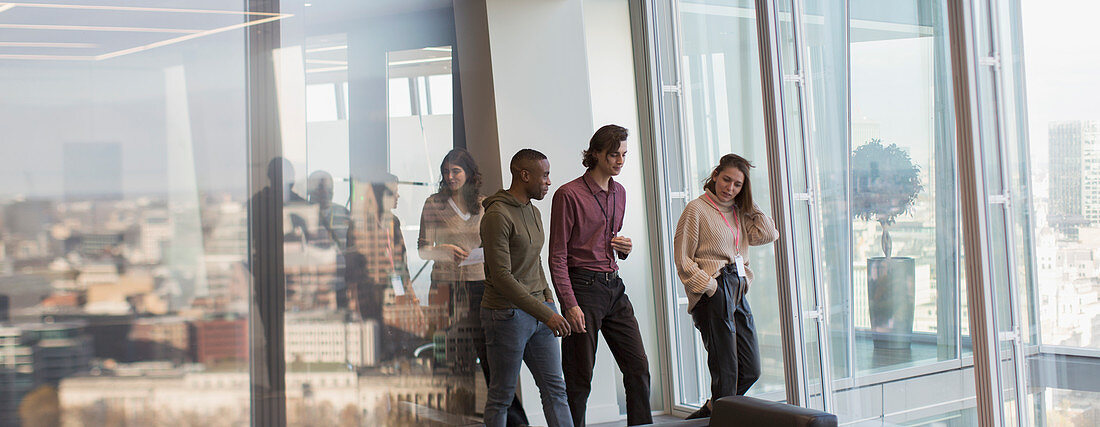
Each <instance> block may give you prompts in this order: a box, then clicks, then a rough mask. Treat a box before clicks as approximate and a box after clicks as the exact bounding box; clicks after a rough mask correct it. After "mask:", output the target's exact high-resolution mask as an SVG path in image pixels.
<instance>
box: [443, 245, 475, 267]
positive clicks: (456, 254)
mask: <svg viewBox="0 0 1100 427" xmlns="http://www.w3.org/2000/svg"><path fill="white" fill-rule="evenodd" d="M439 248H441V249H446V250H447V251H448V252H450V255H451V257H452V258H454V261H455V263H456V264H457V263H461V262H462V261H464V260H465V259H466V257H468V256H470V253H469V252H467V251H466V250H465V249H462V248H460V247H458V246H456V245H452V244H442V245H439Z"/></svg>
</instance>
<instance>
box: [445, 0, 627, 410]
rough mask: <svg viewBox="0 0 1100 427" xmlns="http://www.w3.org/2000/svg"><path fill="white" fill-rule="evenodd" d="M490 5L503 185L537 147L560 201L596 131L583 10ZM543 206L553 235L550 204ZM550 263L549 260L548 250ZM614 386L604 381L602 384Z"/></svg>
mask: <svg viewBox="0 0 1100 427" xmlns="http://www.w3.org/2000/svg"><path fill="white" fill-rule="evenodd" d="M485 4H486V15H487V18H488V19H487V22H488V28H489V46H490V55H491V62H492V70H493V92H494V94H495V101H496V102H495V103H496V118H497V132H498V135H499V146H500V164H501V178H502V182H504V185H505V186H507V185H508V183H510V182H511V176H510V173H509V171H508V163H509V162H510V161H511V158H512V155H513V154H515V152H516V151H518V150H520V149H521V148H533V149H536V150H539V151H541V152H542V153H544V154H546V156H547V157H548V158H549V160H550V180H551V184H552V185H551V187H550V194H553V192H554V191H556V190H557V188H558V187H559V186H560V185H561V184H563V183H565V182H568V181H570V180H572V179H573V178H576V177H578V176H580V175H581V173H583V172H584V168H583V167H582V166H581V162H580V153H581V150H583V149H584V148H585V147H586V146H587V142H588V138H589V137H590V136H591V135H592V132H593V127H592V101H591V93H590V90H589V82H588V66H587V57H586V55H585V52H586V47H585V41H584V25H583V24H584V20H583V11H582V4H581V2H579V1H571V0H486V2H485ZM467 114H469V112H468V113H467ZM491 191H492V190H490V189H486V192H491ZM535 205H536V206H537V207H538V208H539V210H540V211H542V221H543V224H544V227H546V228H547V229H548V228H549V226H550V197H549V196H548V197H547V198H546V200H543V201H541V202H535ZM542 256H543V260H546V259H547V254H546V248H545V246H544V248H543V255H542ZM544 268H545V263H544ZM547 276H548V277H549V274H548V275H547ZM521 372H522V375H521V376H522V378H521V383H522V385H521V395H522V399H523V405H524V409H526V410H527V415H528V417H529V418H530V421H531V424H532V425H545V423H546V421H545V419H544V418H543V414H542V411H541V408H542V403H541V402H540V400H539V393H538V388H537V387H536V386H535V383H534V380H533V379H532V378H531V376H530V373H529V372H528V370H527V369H523V370H522V371H521ZM607 381H608V379H607V378H599V379H598V380H597V381H596V384H602V383H604V382H607ZM597 389H598V388H597ZM593 394H594V395H595V396H599V394H597V393H593ZM592 403H597V404H598V403H602V402H592ZM593 409H595V408H593ZM591 421H593V422H597V420H596V419H592V420H591Z"/></svg>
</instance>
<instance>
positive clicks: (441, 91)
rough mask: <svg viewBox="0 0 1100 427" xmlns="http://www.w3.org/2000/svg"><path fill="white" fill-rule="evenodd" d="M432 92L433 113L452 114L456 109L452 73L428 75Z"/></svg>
mask: <svg viewBox="0 0 1100 427" xmlns="http://www.w3.org/2000/svg"><path fill="white" fill-rule="evenodd" d="M428 82H429V83H430V85H429V86H430V87H431V92H432V114H451V113H452V112H453V110H454V99H453V98H454V97H453V96H452V92H453V87H452V86H453V85H454V82H453V80H452V79H451V75H450V74H436V75H433V76H428Z"/></svg>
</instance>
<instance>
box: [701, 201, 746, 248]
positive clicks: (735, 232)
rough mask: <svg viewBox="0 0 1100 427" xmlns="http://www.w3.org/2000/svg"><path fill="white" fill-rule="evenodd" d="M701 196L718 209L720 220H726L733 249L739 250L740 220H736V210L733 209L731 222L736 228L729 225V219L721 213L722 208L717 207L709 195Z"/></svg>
mask: <svg viewBox="0 0 1100 427" xmlns="http://www.w3.org/2000/svg"><path fill="white" fill-rule="evenodd" d="M703 197H706V198H707V201H708V202H710V204H711V205H712V206H714V209H715V210H717V211H718V215H722V221H725V222H726V227H729V228H730V232H731V233H733V247H734V249H735V250H737V251H738V252H740V251H741V222H740V221H738V219H737V210H736V209H734V210H733V223H734V224H737V229H734V228H733V226H732V225H730V221H729V220H728V219H726V214H723V213H722V210H721V209H719V208H718V204H717V203H714V200H711V199H710V195H709V194H705V193H704V194H703Z"/></svg>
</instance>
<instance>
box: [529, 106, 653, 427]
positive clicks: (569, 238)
mask: <svg viewBox="0 0 1100 427" xmlns="http://www.w3.org/2000/svg"><path fill="white" fill-rule="evenodd" d="M626 138H627V131H626V129H625V128H623V127H621V126H616V125H606V126H604V127H601V128H600V129H599V130H597V131H596V133H595V134H594V135H592V140H591V141H589V143H588V149H587V150H585V151H584V160H583V164H584V166H585V167H586V168H588V171H587V172H585V173H584V175H581V177H580V178H577V179H574V180H572V181H570V182H568V183H566V184H565V185H562V186H561V187H560V188H558V191H556V192H554V202H553V206H552V208H551V214H550V277H551V280H552V281H553V282H554V287H555V288H557V290H558V299H559V300H560V303H561V310H562V313H563V314H565V318H566V320H568V321H569V325H570V329H571V330H572V331H573V333H572V334H571V335H569V336H566V337H565V338H563V339H562V371H563V372H564V374H565V390H566V394H567V395H568V397H569V411H570V412H571V413H572V415H573V424H574V425H577V426H583V425H585V423H584V413H585V410H586V408H587V403H588V394H589V393H590V392H591V391H592V367H593V365H595V363H596V346H597V342H598V340H599V337H598V335H597V333H598V332H599V331H601V330H602V331H603V336H604V339H606V340H607V345H608V346H609V347H610V349H611V354H613V355H614V356H615V362H616V363H618V365H619V369H620V370H622V372H623V383H624V385H625V387H626V414H627V424H629V425H638V424H651V423H652V422H653V416H652V414H651V412H650V407H649V361H648V360H647V359H646V353H645V348H643V347H642V335H641V333H640V332H639V331H638V319H636V318H635V317H634V307H633V306H632V305H631V304H630V298H628V297H627V296H626V287H625V286H624V285H623V281H622V279H620V278H619V265H618V263H617V262H616V257H618V258H619V259H624V260H625V259H626V257H627V255H629V254H630V250H631V248H632V246H631V242H630V239H629V238H627V237H623V236H619V235H618V232H619V230H621V229H622V227H623V211H624V210H625V208H626V190H625V189H624V188H623V186H622V185H621V184H619V183H617V182H615V180H614V179H611V177H613V176H616V175H618V174H619V172H621V171H622V168H623V162H624V161H625V158H626Z"/></svg>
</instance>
